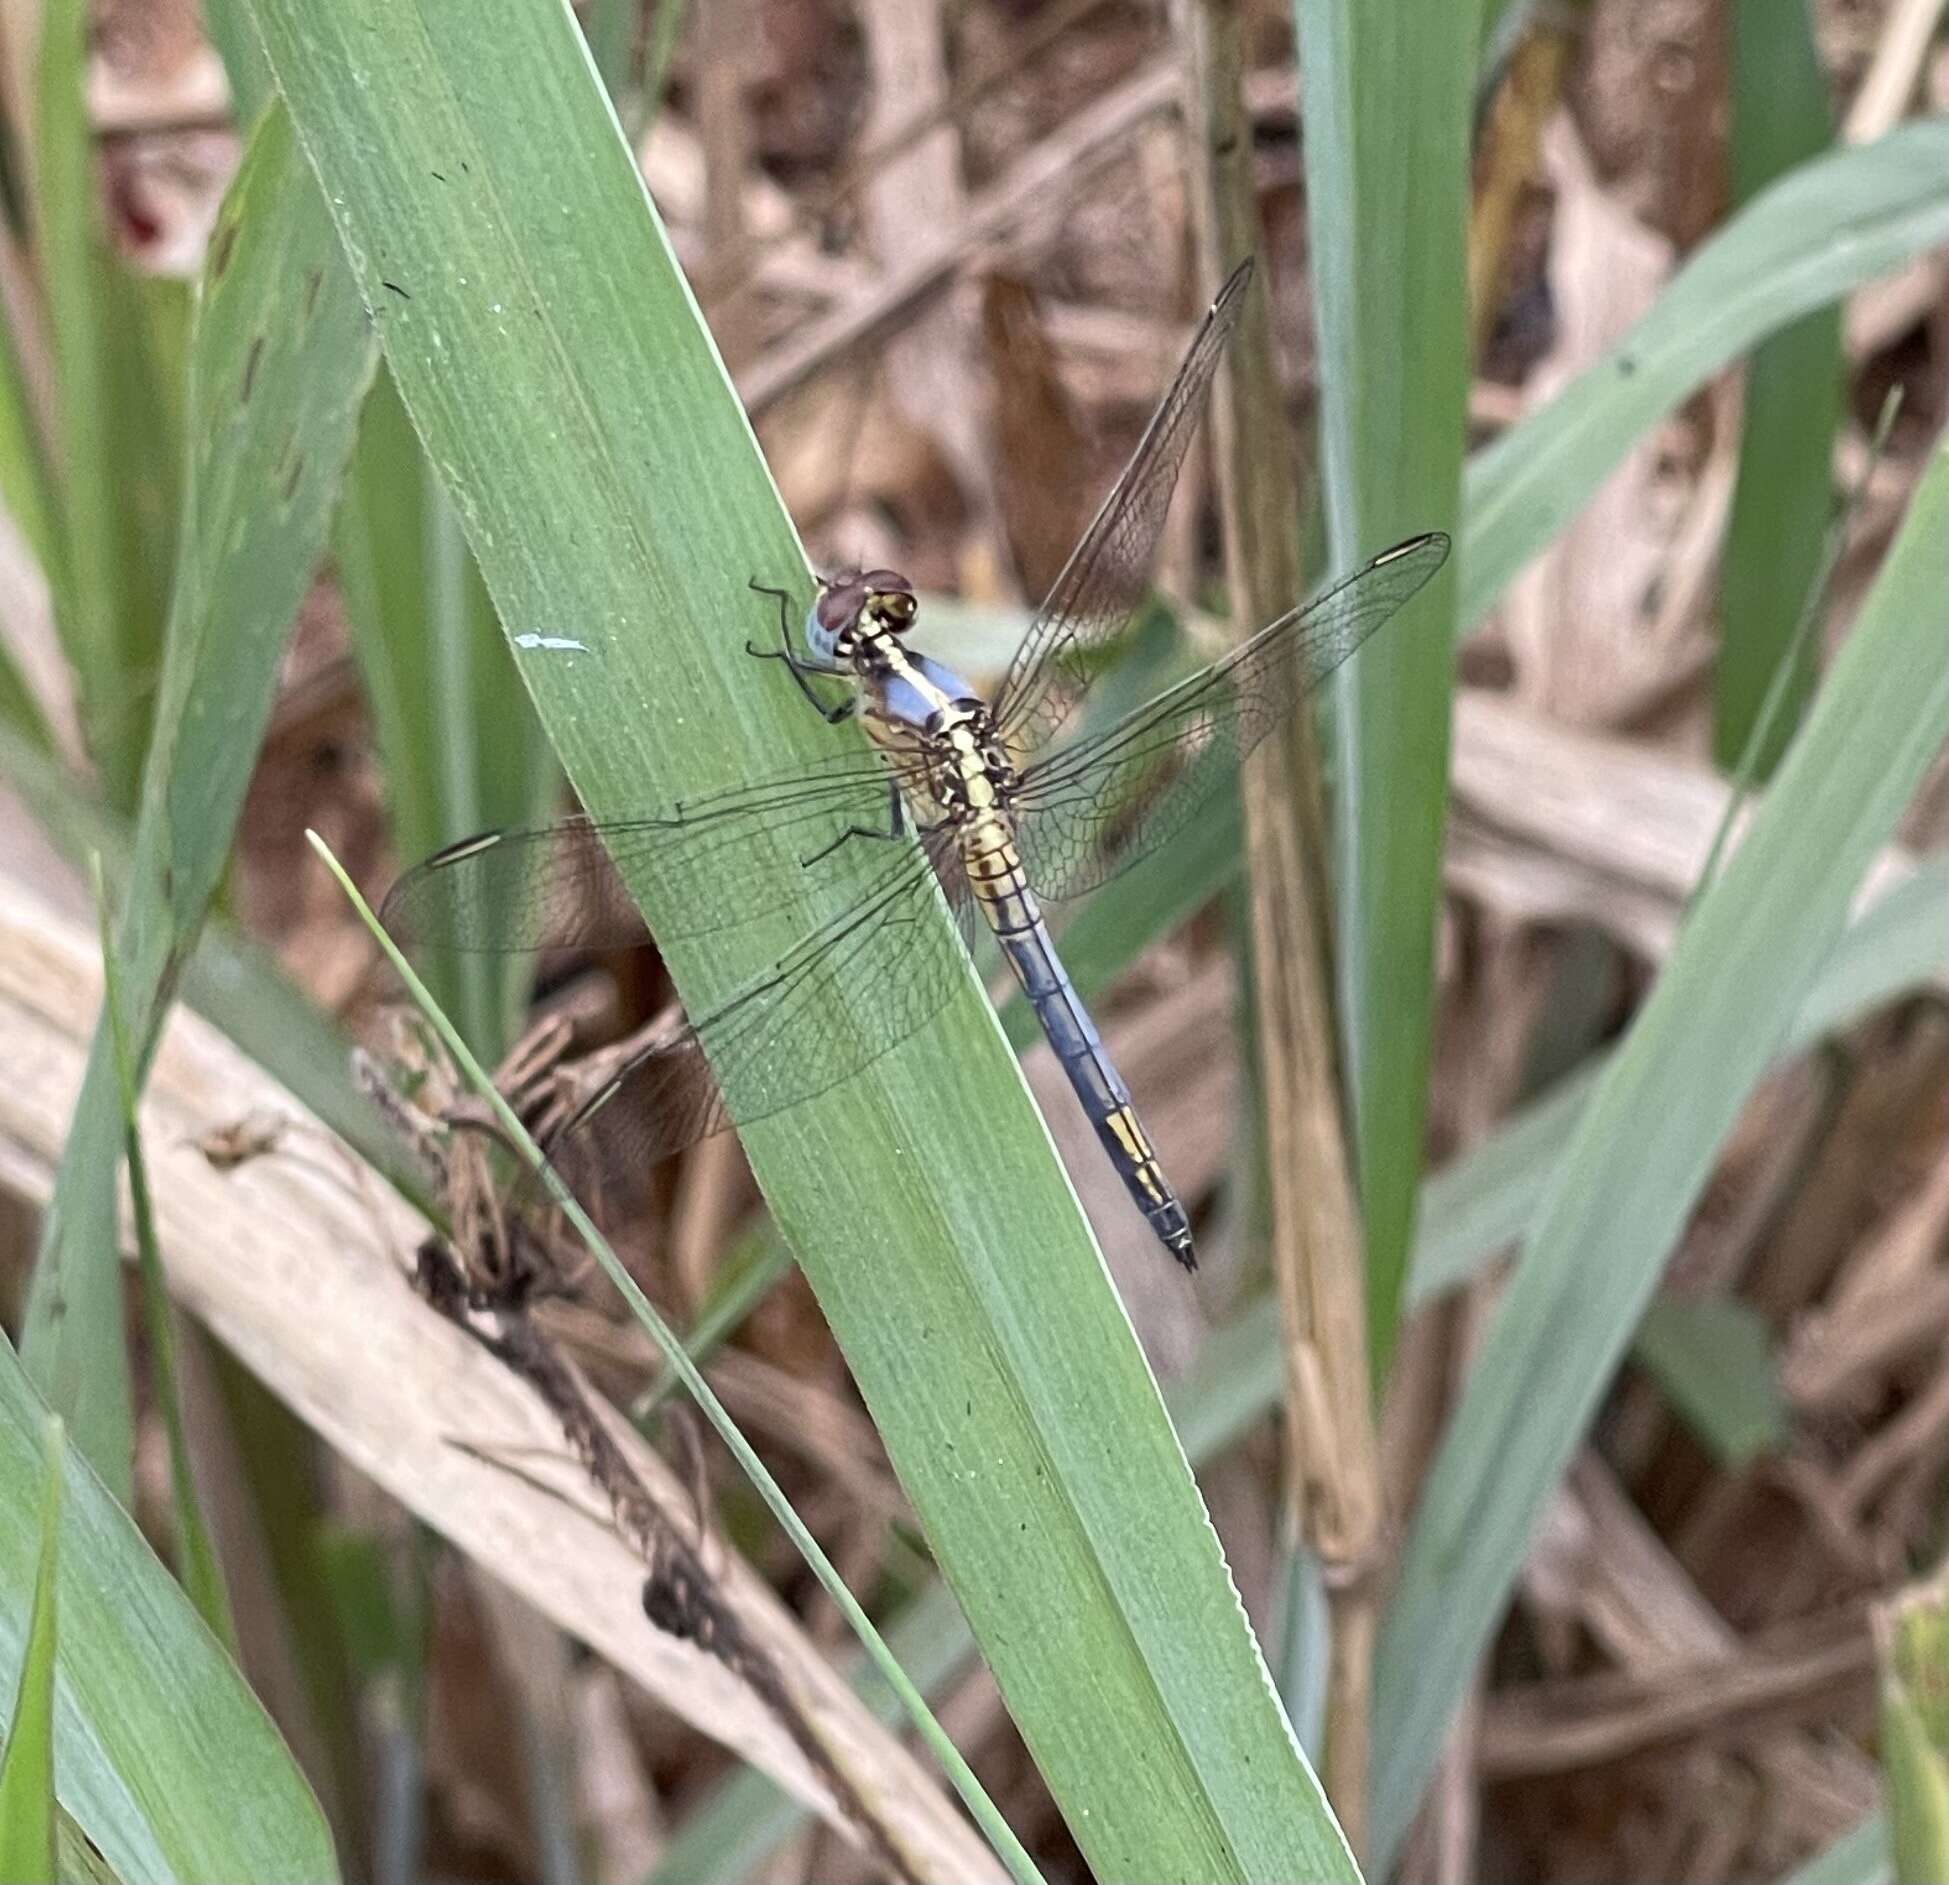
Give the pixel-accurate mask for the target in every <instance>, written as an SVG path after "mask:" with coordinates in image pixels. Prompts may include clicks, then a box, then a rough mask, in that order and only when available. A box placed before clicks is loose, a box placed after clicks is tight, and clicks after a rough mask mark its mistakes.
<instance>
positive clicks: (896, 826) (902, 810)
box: [799, 773, 907, 870]
mask: <svg viewBox="0 0 1949 1885" xmlns="http://www.w3.org/2000/svg"><path fill="white" fill-rule="evenodd" d="M906 835H907V806H906V801H905V800H904V799H902V798H901V796H900V781H899V780H898V779H896V778H894V777H893V775H892V774H891V773H889V774H888V775H887V822H886V826H885V828H884V829H882V828H881V827H880V826H878V825H848V826H847V827H846V829H845V830H844V831H842V832H841V833H840V834H839V835H838V836H837V837H836V838H834V839H833V841H832V842H831V843H830V844H826V845H822V846H821V847H820V848H819V849H818V850H816V851H814V852H813V853H812V855H811V856H810V857H802V858H800V859H799V864H800V866H801V867H802V868H804V869H806V870H810V869H811V868H812V866H813V865H814V864H817V863H819V862H821V861H822V860H823V859H825V858H829V857H830V856H831V855H832V854H833V853H834V852H835V851H836V850H838V849H839V847H840V846H841V845H842V844H844V843H846V841H847V840H848V839H850V838H871V839H873V840H874V841H875V842H877V843H880V844H888V843H891V842H892V841H893V840H894V839H896V838H904V837H905V836H906Z"/></svg>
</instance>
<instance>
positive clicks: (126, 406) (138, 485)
mask: <svg viewBox="0 0 1949 1885" xmlns="http://www.w3.org/2000/svg"><path fill="white" fill-rule="evenodd" d="M85 11H86V9H85V8H84V7H83V6H81V5H80V4H79V0H52V4H50V5H49V6H48V8H47V9H46V12H45V14H44V15H43V18H42V30H41V45H40V88H39V107H40V116H39V121H38V124H37V126H36V131H37V139H38V148H37V163H36V180H37V185H38V190H37V194H36V199H35V205H34V208H35V215H36V221H35V231H34V234H35V247H36V259H37V260H38V262H39V264H40V271H41V279H42V285H43V287H44V290H45V294H46V300H47V315H48V331H49V334H50V337H51V340H52V349H53V359H54V393H55V410H56V417H57V420H58V423H59V427H60V446H61V449H60V462H61V467H62V483H63V498H64V502H63V512H64V516H65V520H66V524H67V542H66V545H65V554H64V555H63V556H62V557H61V558H60V559H59V561H58V562H57V563H56V564H55V565H54V566H53V567H52V568H50V569H49V572H48V573H49V577H50V581H53V582H55V583H56V585H57V586H56V588H55V592H54V594H55V621H56V624H57V626H58V627H59V629H60V631H61V635H62V640H63V643H64V645H65V647H66V650H67V653H68V657H69V660H70V661H71V663H72V664H73V667H74V671H75V675H76V679H77V681H78V682H79V686H80V697H81V710H82V721H83V730H84V733H85V736H86V739H87V745H88V750H89V753H90V756H91V757H92V758H93V759H94V761H95V764H96V765H97V767H98V768H99V769H100V771H101V774H102V777H103V780H104V782H105V784H106V786H107V790H108V794H109V796H110V798H111V799H112V800H113V801H114V802H115V803H116V804H118V805H123V806H132V805H133V803H134V801H135V789H136V783H137V781H138V779H139V778H140V776H141V770H142V761H143V753H144V750H145V748H146V746H147V743H148V728H149V724H150V718H151V711H150V710H151V706H152V702H153V693H154V686H155V670H156V650H157V643H158V638H159V635H160V632H161V626H162V617H163V598H164V597H165V596H166V595H167V594H168V583H169V565H170V560H171V552H172V549H173V535H174V531H175V526H176V480H177V475H178V459H179V452H178V449H177V447H178V441H179V432H178V429H177V427H176V426H175V425H174V423H173V422H172V415H171V412H170V402H169V394H168V390H167V382H168V380H169V379H170V378H171V377H173V375H174V373H175V371H176V370H177V368H178V366H179V364H180V355H179V354H174V355H172V354H171V353H170V351H169V348H168V344H167V336H168V334H169V332H170V322H169V320H168V318H167V310H168V308H169V306H170V304H171V303H173V302H180V300H181V294H182V291H181V288H180V286H179V285H178V284H176V283H173V282H160V281H158V282H145V281H142V280H140V279H138V278H137V277H136V276H134V275H133V274H131V273H130V272H129V271H128V270H126V269H124V268H122V267H121V266H120V264H119V263H118V262H117V261H116V259H115V257H114V256H113V254H112V253H111V251H110V248H109V244H108V239H107V234H106V231H105V230H104V228H103V226H102V213H101V204H100V200H99V199H100V192H99V187H98V183H97V167H96V161H95V143H94V133H93V127H92V126H91V125H90V124H89V122H88V115H87V109H86V104H85V100H84V96H83V83H82V81H83V73H84V69H85V65H86V46H85V28H86V22H85V18H84V15H85Z"/></svg>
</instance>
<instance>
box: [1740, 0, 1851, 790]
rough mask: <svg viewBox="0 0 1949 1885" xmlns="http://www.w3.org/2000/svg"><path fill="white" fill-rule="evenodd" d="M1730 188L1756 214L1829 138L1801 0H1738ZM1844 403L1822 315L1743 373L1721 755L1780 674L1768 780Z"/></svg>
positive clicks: (1802, 641)
mask: <svg viewBox="0 0 1949 1885" xmlns="http://www.w3.org/2000/svg"><path fill="white" fill-rule="evenodd" d="M1732 113H1733V117H1732V137H1731V147H1730V148H1731V159H1732V186H1733V196H1734V198H1735V200H1736V201H1738V202H1740V203H1746V202H1750V201H1751V200H1752V198H1753V197H1754V196H1756V195H1757V194H1758V193H1759V192H1760V191H1761V190H1762V189H1764V188H1765V186H1766V185H1767V184H1769V183H1771V182H1772V181H1773V180H1774V179H1775V178H1776V177H1778V176H1780V175H1781V174H1783V173H1784V172H1786V171H1788V170H1790V169H1792V167H1793V166H1794V165H1795V164H1798V163H1801V162H1803V161H1805V160H1806V159H1807V158H1810V157H1812V156H1814V155H1816V154H1817V153H1818V152H1820V151H1821V150H1823V149H1825V148H1826V146H1827V144H1828V143H1829V142H1830V140H1831V139H1832V136H1833V121H1832V110H1831V107H1830V106H1829V104H1828V98H1827V75H1826V73H1825V72H1824V71H1823V70H1822V69H1821V62H1820V55H1819V52H1818V50H1817V48H1816V47H1815V45H1814V21H1813V13H1812V10H1811V9H1810V8H1809V7H1808V6H1807V5H1806V4H1805V0H1739V4H1738V6H1737V8H1736V9H1735V11H1734V14H1733V57H1732ZM1841 397H1842V369H1841V317H1840V311H1839V310H1838V309H1836V308H1824V309H1822V310H1821V311H1820V312H1818V313H1816V314H1810V315H1808V316H1807V318H1806V319H1804V320H1802V321H1797V322H1796V323H1795V324H1794V325H1793V326H1792V327H1790V328H1788V329H1787V330H1786V331H1785V332H1784V333H1780V334H1776V335H1775V336H1774V337H1773V338H1772V339H1771V340H1769V341H1768V342H1767V343H1766V344H1765V345H1764V346H1763V347H1760V348H1758V349H1757V350H1756V351H1755V352H1754V354H1753V358H1752V360H1751V362H1750V363H1749V364H1748V366H1747V368H1746V410H1745V419H1744V423H1743V425H1742V428H1741V432H1740V440H1739V473H1738V478H1737V480H1736V482H1735V484H1734V487H1733V500H1732V517H1731V519H1730V521H1729V522H1728V524H1727V526H1726V549H1725V558H1724V563H1723V566H1722V568H1721V571H1720V585H1719V659H1718V663H1717V665H1716V667H1715V668H1714V671H1713V693H1712V705H1713V728H1712V743H1713V752H1714V754H1715V755H1716V757H1717V759H1718V761H1719V764H1720V766H1721V767H1723V768H1724V769H1726V770H1727V771H1730V770H1732V768H1733V767H1735V766H1737V765H1738V764H1739V763H1740V760H1741V757H1742V755H1743V754H1744V753H1745V750H1746V744H1747V741H1748V740H1749V739H1750V738H1751V737H1752V735H1753V733H1754V730H1755V728H1756V726H1757V725H1758V722H1759V719H1760V713H1761V709H1762V707H1763V705H1764V703H1765V700H1766V696H1767V691H1768V689H1769V687H1770V686H1771V685H1772V682H1773V676H1774V674H1775V672H1776V670H1778V669H1779V668H1780V667H1781V666H1782V664H1786V665H1787V666H1788V669H1789V673H1788V675H1787V677H1785V678H1786V687H1787V691H1786V693H1785V695H1784V696H1783V698H1782V700H1781V702H1780V705H1779V707H1778V708H1777V709H1776V710H1775V713H1774V716H1773V718H1772V719H1771V720H1770V721H1769V722H1768V724H1767V726H1766V729H1765V732H1764V735H1763V737H1762V738H1761V740H1760V742H1759V744H1758V746H1757V748H1756V749H1755V751H1754V754H1753V758H1752V762H1751V770H1752V776H1753V777H1755V778H1757V779H1766V778H1769V777H1771V776H1772V772H1773V768H1774V766H1775V765H1777V764H1778V763H1779V758H1780V755H1781V754H1782V753H1783V752H1784V751H1785V750H1786V746H1787V742H1788V741H1789V740H1790V739H1792V737H1793V732H1794V728H1795V727H1797V726H1798V725H1799V724H1800V715H1801V713H1802V711H1803V710H1804V708H1805V707H1806V704H1807V700H1808V698H1809V696H1810V695H1811V694H1812V692H1813V683H1814V652H1815V650H1814V646H1813V638H1812V637H1811V636H1809V637H1803V638H1799V641H1798V649H1797V652H1796V630H1797V629H1798V627H1799V625H1800V622H1801V620H1802V618H1803V616H1804V615H1805V613H1806V611H1807V608H1808V605H1809V603H1810V601H1811V599H1812V590H1813V587H1814V584H1815V583H1816V582H1817V581H1819V574H1820V567H1821V563H1822V559H1823V554H1824V549H1825V544H1826V540H1827V534H1828V513H1829V511H1830V510H1831V508H1832V504H1833V485H1832V472H1831V466H1832V461H1833V455H1834V432H1835V428H1836V427H1837V426H1838V425H1839V423H1840V418H1841Z"/></svg>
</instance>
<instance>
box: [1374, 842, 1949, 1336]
mask: <svg viewBox="0 0 1949 1885" xmlns="http://www.w3.org/2000/svg"><path fill="white" fill-rule="evenodd" d="M1945 937H1949V855H1945V854H1942V853H1938V854H1937V855H1935V856H1934V857H1931V858H1930V859H1929V860H1928V861H1927V862H1926V863H1924V864H1923V865H1922V866H1921V868H1920V869H1919V870H1917V871H1916V873H1915V875H1914V876H1913V877H1911V878H1909V879H1908V881H1907V882H1905V883H1902V884H1898V885H1897V886H1896V887H1895V888H1894V889H1893V890H1890V891H1889V892H1888V893H1887V894H1886V895H1884V896H1882V897H1881V898H1879V899H1878V900H1877V901H1876V903H1875V904H1874V906H1873V907H1872V908H1871V909H1870V910H1868V912H1867V913H1866V914H1865V915H1864V916H1862V917H1861V919H1860V920H1859V921H1858V922H1856V923H1855V924H1854V925H1853V926H1852V927H1851V928H1850V929H1849V931H1848V933H1847V935H1846V936H1845V937H1844V938H1843V939H1842V941H1841V945H1840V947H1839V948H1837V949H1836V950H1835V951H1834V954H1833V955H1832V956H1831V957H1830V958H1829V959H1828V961H1827V963H1826V964H1825V965H1824V966H1823V968H1822V969H1821V973H1820V976H1819V978H1818V979H1817V980H1816V981H1815V983H1814V986H1813V987H1812V988H1811V989H1810V990H1809V991H1808V994H1807V999H1806V1000H1805V1001H1804V1002H1802V1003H1801V1004H1800V1007H1799V1010H1798V1011H1797V1012H1796V1014H1795V1015H1794V1018H1793V1021H1792V1023H1791V1024H1790V1025H1789V1027H1788V1029H1787V1034H1786V1038H1785V1040H1784V1041H1782V1042H1781V1043H1780V1047H1779V1054H1780V1058H1781V1059H1787V1058H1789V1057H1791V1056H1793V1055H1795V1054H1799V1053H1803V1052H1805V1050H1806V1049H1807V1048H1809V1047H1810V1046H1812V1045H1813V1044H1814V1043H1815V1042H1816V1041H1818V1040H1821V1039H1822V1038H1824V1037H1825V1036H1827V1035H1829V1034H1833V1033H1836V1032H1838V1031H1839V1030H1840V1029H1842V1028H1845V1027H1848V1026H1851V1025H1852V1024H1853V1023H1854V1022H1855V1021H1856V1020H1858V1019H1860V1018H1861V1017H1862V1016H1865V1015H1868V1014H1871V1013H1872V1012H1873V1011H1874V1010H1875V1009H1877V1008H1881V1007H1885V1006H1886V1005H1887V1004H1888V1003H1889V1002H1891V1001H1894V1000H1896V999H1898V998H1899V997H1900V996H1902V995H1904V994H1906V993H1908V992H1909V991H1910V990H1912V989H1918V988H1927V987H1930V986H1935V987H1937V988H1940V987H1941V986H1942V985H1943V984H1944V983H1945V982H1949V943H1945V940H1944V938H1945ZM1609 1064H1610V1057H1609V1056H1608V1055H1599V1056H1594V1057H1593V1058H1592V1060H1591V1061H1590V1062H1589V1063H1588V1064H1587V1065H1586V1066H1584V1067H1582V1068H1580V1069H1579V1070H1578V1071H1577V1072H1576V1073H1574V1074H1571V1075H1569V1076H1568V1077H1567V1078H1565V1079H1563V1080H1561V1081H1559V1082H1558V1083H1557V1085H1556V1086H1555V1087H1553V1088H1551V1090H1550V1091H1549V1092H1548V1093H1547V1094H1546V1095H1544V1097H1543V1098H1541V1099H1539V1100H1536V1101H1534V1102H1533V1103H1532V1104H1531V1105H1529V1106H1528V1107H1526V1108H1524V1110H1523V1111H1521V1112H1520V1113H1517V1114H1515V1115H1513V1116H1512V1117H1511V1118H1509V1119H1507V1120H1505V1121H1504V1122H1503V1123H1502V1124H1501V1125H1500V1126H1498V1127H1497V1128H1496V1130H1495V1131H1494V1132H1493V1133H1492V1134H1491V1135H1490V1136H1489V1137H1488V1138H1487V1139H1485V1140H1484V1141H1483V1142H1482V1143H1481V1144H1480V1145H1479V1146H1477V1147H1475V1148H1474V1149H1473V1150H1472V1151H1471V1152H1470V1153H1469V1154H1468V1156H1467V1157H1465V1158H1462V1159H1459V1160H1457V1161H1456V1163H1455V1164H1454V1165H1452V1166H1450V1167H1449V1168H1448V1169H1447V1170H1446V1171H1441V1172H1437V1173H1436V1174H1435V1175H1434V1177H1433V1178H1431V1179H1430V1180H1429V1181H1428V1186H1427V1195H1426V1197H1425V1198H1424V1200H1423V1203H1422V1211H1421V1226H1422V1228H1421V1237H1420V1241H1419V1242H1418V1243H1417V1245H1416V1247H1415V1262H1414V1269H1413V1272H1412V1274H1411V1275H1410V1276H1409V1279H1408V1295H1409V1298H1410V1300H1411V1301H1412V1302H1413V1303H1415V1304H1416V1305H1417V1306H1418V1305H1420V1304H1421V1303H1424V1302H1427V1301H1428V1300H1430V1299H1431V1298H1432V1297H1435V1296H1438V1295H1440V1294H1441V1293H1442V1292H1443V1291H1444V1290H1449V1289H1456V1288H1459V1287H1460V1286H1461V1285H1462V1284H1463V1283H1464V1282H1466V1281H1467V1280H1468V1279H1469V1278H1470V1277H1472V1276H1474V1275H1475V1274H1476V1273H1477V1272H1478V1271H1479V1270H1480V1269H1481V1267H1482V1265H1483V1264H1485V1263H1486V1262H1488V1261H1489V1259H1490V1258H1491V1257H1493V1256H1494V1255H1495V1254H1496V1253H1497V1252H1498V1251H1500V1250H1504V1249H1506V1248H1507V1247H1508V1246H1509V1245H1510V1244H1512V1243H1514V1242H1515V1241H1516V1239H1517V1238H1519V1237H1521V1236H1522V1235H1523V1233H1524V1232H1525V1231H1526V1230H1527V1229H1528V1227H1529V1225H1530V1222H1531V1220H1532V1219H1533V1218H1534V1217H1535V1214H1536V1211H1537V1209H1538V1207H1539V1205H1540V1204H1541V1202H1542V1199H1543V1194H1544V1191H1545V1190H1546V1188H1547V1187H1548V1185H1549V1182H1550V1178H1551V1175H1552V1173H1554V1172H1555V1170H1556V1169H1557V1166H1558V1165H1559V1163H1560V1162H1561V1161H1562V1159H1563V1157H1564V1155H1565V1153H1566V1152H1567V1151H1568V1149H1569V1146H1570V1143H1571V1140H1572V1139H1573V1138H1574V1137H1575V1135H1576V1131H1577V1126H1578V1122H1579V1121H1580V1120H1581V1119H1582V1117H1583V1115H1584V1113H1585V1111H1586V1110H1587V1109H1588V1107H1589V1105H1590V1101H1591V1096H1592V1094H1593V1093H1594V1092H1595V1090H1596V1087H1597V1082H1598V1079H1599V1077H1600V1075H1601V1074H1602V1071H1603V1069H1604V1068H1605V1067H1606V1066H1608V1065H1609Z"/></svg>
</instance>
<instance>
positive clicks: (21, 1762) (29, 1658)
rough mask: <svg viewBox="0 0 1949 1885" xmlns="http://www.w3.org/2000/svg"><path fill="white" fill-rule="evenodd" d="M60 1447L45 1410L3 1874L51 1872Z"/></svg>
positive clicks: (1, 1802) (4, 1756)
mask: <svg viewBox="0 0 1949 1885" xmlns="http://www.w3.org/2000/svg"><path fill="white" fill-rule="evenodd" d="M65 1447H66V1442H65V1440H64V1438H63V1435H62V1429H61V1421H60V1418H59V1416H57V1415H52V1414H50V1415H49V1416H48V1418H47V1420H46V1421H45V1422H44V1423H43V1425H42V1449H43V1453H44V1455H45V1463H44V1465H43V1467H42V1475H41V1509H40V1519H41V1546H40V1557H39V1560H38V1562H37V1563H36V1564H35V1567H34V1594H33V1609H32V1613H31V1615H30V1617H29V1619H28V1624H27V1647H26V1651H25V1653H24V1654H23V1655H22V1657H21V1662H20V1682H19V1685H18V1687H17V1688H16V1689H15V1691H14V1695H13V1706H12V1708H11V1709H10V1710H9V1711H8V1715H7V1720H6V1724H5V1736H6V1747H5V1750H4V1751H0V1878H5V1879H23V1880H26V1879H43V1878H44V1879H51V1878H53V1877H54V1844H55V1834H54V1828H55V1808H54V1661H55V1656H56V1654H57V1651H58V1649H59V1643H60V1639H59V1636H58V1634H57V1630H58V1627H59V1626H58V1623H57V1594H56V1593H57V1589H58V1584H59V1572H60V1563H61V1553H60V1543H61V1455H62V1453H63V1451H64V1450H65ZM22 1491H25V1488H24V1487H23V1488H22Z"/></svg>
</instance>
